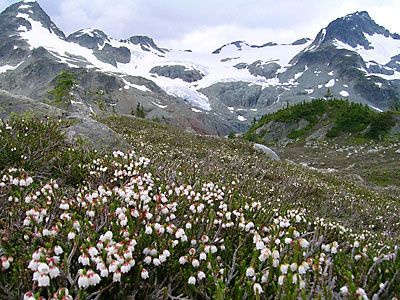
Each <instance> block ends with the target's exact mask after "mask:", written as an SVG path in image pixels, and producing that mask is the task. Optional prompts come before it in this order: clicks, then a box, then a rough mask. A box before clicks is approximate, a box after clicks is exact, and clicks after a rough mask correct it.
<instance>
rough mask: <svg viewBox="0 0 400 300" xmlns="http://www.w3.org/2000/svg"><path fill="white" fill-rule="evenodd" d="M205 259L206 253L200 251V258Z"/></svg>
mask: <svg viewBox="0 0 400 300" xmlns="http://www.w3.org/2000/svg"><path fill="white" fill-rule="evenodd" d="M206 259H207V254H205V253H204V252H201V253H200V260H206Z"/></svg>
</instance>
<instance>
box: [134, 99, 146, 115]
mask: <svg viewBox="0 0 400 300" xmlns="http://www.w3.org/2000/svg"><path fill="white" fill-rule="evenodd" d="M134 115H135V116H136V117H138V118H142V119H144V118H145V117H146V113H145V112H144V108H143V105H141V104H140V102H138V104H137V106H136V112H135V114H134Z"/></svg>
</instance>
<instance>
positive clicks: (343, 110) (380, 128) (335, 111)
mask: <svg viewBox="0 0 400 300" xmlns="http://www.w3.org/2000/svg"><path fill="white" fill-rule="evenodd" d="M328 92H330V90H329V89H328ZM302 119H303V120H307V121H308V122H309V123H310V124H309V125H308V126H307V127H306V128H304V129H301V130H297V131H294V132H292V133H291V134H289V136H288V137H289V138H292V139H295V138H301V137H304V136H305V135H306V134H307V133H309V132H310V131H311V130H312V129H313V128H314V127H315V126H316V125H318V124H333V127H332V129H331V130H329V132H328V133H327V137H329V138H334V137H337V136H340V135H341V134H344V133H352V134H355V135H356V136H357V135H358V136H364V137H366V138H369V139H380V138H382V137H383V136H384V135H385V134H386V133H387V132H388V131H389V130H390V128H392V127H393V126H394V124H395V122H394V117H393V113H391V112H388V113H379V112H377V111H375V110H372V109H371V108H369V107H368V106H366V105H362V104H359V103H352V102H349V101H347V100H342V99H331V100H324V99H317V100H313V101H310V102H303V103H300V104H296V105H293V106H291V107H289V108H286V109H281V110H279V111H277V112H275V113H273V114H269V115H265V116H263V117H262V118H261V119H260V120H259V121H258V122H257V123H255V124H253V125H252V126H251V127H250V129H249V130H248V132H247V133H246V134H245V138H246V139H248V140H251V141H256V140H257V141H262V136H263V133H262V132H261V133H259V134H256V133H255V132H256V130H257V129H258V128H260V127H262V126H263V125H265V124H267V123H269V122H271V121H276V122H285V123H295V122H298V121H300V120H302Z"/></svg>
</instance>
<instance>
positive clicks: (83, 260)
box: [78, 254, 90, 266]
mask: <svg viewBox="0 0 400 300" xmlns="http://www.w3.org/2000/svg"><path fill="white" fill-rule="evenodd" d="M78 262H79V263H81V264H82V265H83V266H88V265H89V264H90V261H89V257H87V256H86V255H84V254H82V255H80V256H79V257H78Z"/></svg>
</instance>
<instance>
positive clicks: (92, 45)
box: [67, 28, 110, 50]
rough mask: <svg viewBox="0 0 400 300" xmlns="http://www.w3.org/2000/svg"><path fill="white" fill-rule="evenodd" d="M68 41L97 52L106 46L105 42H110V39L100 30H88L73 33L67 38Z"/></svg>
mask: <svg viewBox="0 0 400 300" xmlns="http://www.w3.org/2000/svg"><path fill="white" fill-rule="evenodd" d="M67 41H69V42H74V43H77V44H79V45H81V46H83V47H86V48H89V49H96V50H97V49H98V48H99V46H102V45H104V43H105V42H109V41H110V39H109V38H108V36H107V35H106V34H105V33H104V32H103V31H101V30H99V29H94V28H87V29H80V30H78V31H76V32H74V33H71V34H70V35H69V36H68V37H67Z"/></svg>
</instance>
